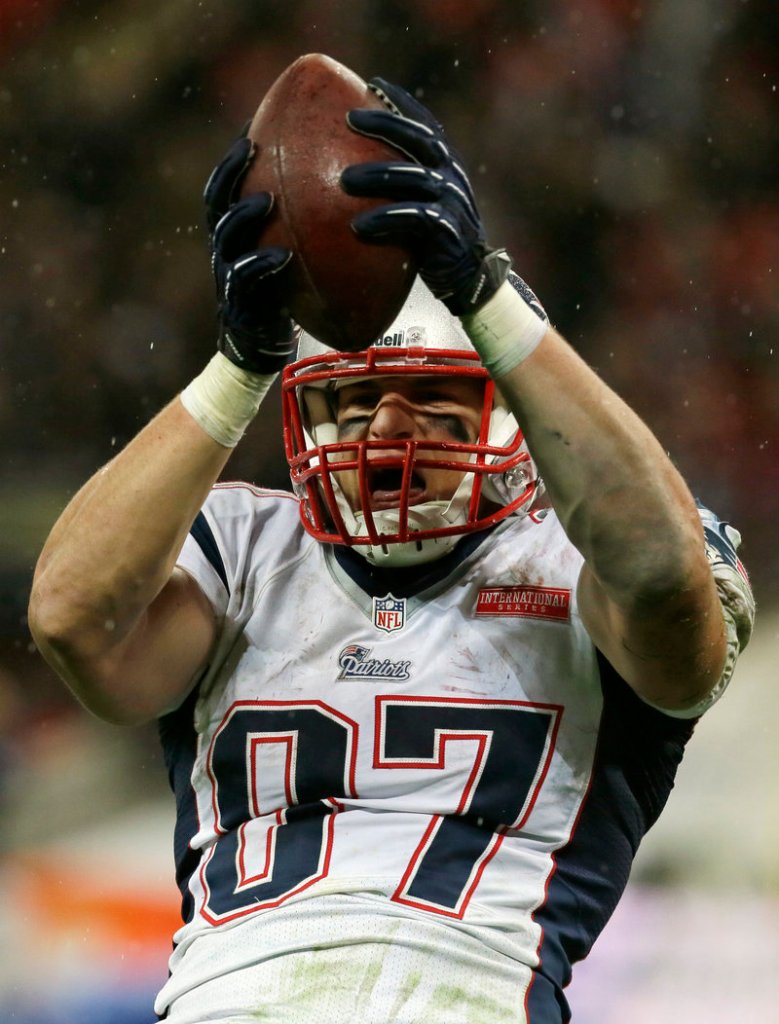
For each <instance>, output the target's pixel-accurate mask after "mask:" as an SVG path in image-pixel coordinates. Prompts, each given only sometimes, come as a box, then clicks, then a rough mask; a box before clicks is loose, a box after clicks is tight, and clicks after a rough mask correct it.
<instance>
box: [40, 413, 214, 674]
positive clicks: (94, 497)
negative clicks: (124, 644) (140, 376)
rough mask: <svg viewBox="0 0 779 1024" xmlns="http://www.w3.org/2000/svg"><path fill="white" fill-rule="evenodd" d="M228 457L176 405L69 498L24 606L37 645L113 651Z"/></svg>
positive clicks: (152, 593) (169, 564) (163, 577)
mask: <svg viewBox="0 0 779 1024" xmlns="http://www.w3.org/2000/svg"><path fill="white" fill-rule="evenodd" d="M229 454H230V450H229V449H227V448H224V447H222V446H221V445H219V444H217V443H216V442H214V441H213V440H212V439H211V438H209V437H208V436H207V435H206V434H205V433H204V432H203V431H202V430H201V428H200V427H199V426H198V425H197V424H196V423H195V422H194V420H193V419H192V418H191V416H190V415H189V414H188V413H187V412H186V411H185V409H184V408H183V406H182V405H181V403H180V402H179V400H178V399H177V400H176V401H174V402H173V403H171V404H170V405H169V406H168V407H167V408H166V409H164V410H163V411H162V412H161V413H160V414H159V415H158V416H157V417H156V418H155V419H154V420H153V421H152V422H151V423H150V424H149V425H148V426H147V427H146V428H145V429H144V430H143V431H141V433H140V434H139V435H138V436H137V437H136V438H135V439H134V440H133V441H132V442H131V443H130V444H129V445H128V446H127V448H125V449H124V451H122V452H121V453H120V454H119V455H118V456H117V457H116V458H115V459H114V460H113V461H112V462H110V463H109V464H108V465H107V466H105V467H103V468H102V469H101V470H99V471H98V472H97V473H96V474H95V475H94V477H92V479H91V480H90V481H88V483H87V484H86V485H85V486H84V487H83V488H82V490H81V491H79V493H78V494H77V495H76V496H75V497H74V498H73V500H72V501H71V502H70V504H69V505H68V507H67V508H66V509H65V511H64V512H63V513H62V515H61V516H60V519H59V520H58V521H57V523H56V524H55V526H54V528H53V529H52V531H51V534H50V536H49V538H48V540H47V542H46V545H45V546H44V549H43V551H42V553H41V556H40V559H39V561H38V566H37V568H36V574H35V581H34V585H33V590H32V595H31V601H30V627H31V629H32V631H33V634H34V635H35V636H36V639H39V642H42V643H43V644H46V643H49V644H51V645H53V646H56V645H60V646H68V645H73V646H74V647H75V646H77V647H80V648H81V650H82V653H83V651H84V650H85V649H93V650H94V652H95V654H99V653H100V652H101V650H102V649H103V648H106V647H110V646H111V645H113V644H117V643H119V642H121V640H122V639H123V638H124V637H126V636H127V635H128V633H129V632H130V631H131V630H132V628H133V626H134V625H135V623H136V622H137V621H138V619H139V617H140V616H141V615H142V613H143V612H144V610H145V609H146V608H147V607H148V606H149V604H150V603H151V602H152V601H153V600H154V598H155V597H156V596H157V594H159V592H160V590H161V589H162V587H163V586H164V584H165V583H166V581H167V580H168V578H169V576H170V573H171V571H172V569H173V566H174V564H175V560H176V558H177V556H178V553H179V551H180V550H181V547H182V545H183V543H184V540H185V538H186V534H187V531H188V529H189V527H190V526H191V524H192V521H193V519H194V518H195V516H196V515H197V512H198V510H199V509H200V506H201V505H202V503H203V501H204V500H205V497H206V495H207V494H208V491H209V489H210V488H211V486H212V485H213V483H214V481H215V480H216V478H217V476H218V474H219V472H220V471H221V469H222V468H223V466H224V464H225V462H226V461H227V458H228V457H229Z"/></svg>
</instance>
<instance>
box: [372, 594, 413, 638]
mask: <svg viewBox="0 0 779 1024" xmlns="http://www.w3.org/2000/svg"><path fill="white" fill-rule="evenodd" d="M405 624H406V599H405V597H393V596H392V594H387V596H386V597H374V599H373V625H374V626H375V627H376V629H383V630H384V632H385V633H393V632H394V631H395V630H396V629H403V627H404V626H405Z"/></svg>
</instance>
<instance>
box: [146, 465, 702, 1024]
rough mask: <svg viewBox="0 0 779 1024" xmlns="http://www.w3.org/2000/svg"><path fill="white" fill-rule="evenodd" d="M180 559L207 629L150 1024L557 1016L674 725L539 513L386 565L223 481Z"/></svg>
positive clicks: (616, 884)
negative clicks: (605, 630)
mask: <svg viewBox="0 0 779 1024" xmlns="http://www.w3.org/2000/svg"><path fill="white" fill-rule="evenodd" d="M179 564H180V565H181V566H182V567H183V568H184V569H185V570H186V571H187V572H189V573H191V574H192V575H193V576H194V577H195V579H196V580H197V581H198V583H199V584H200V586H201V587H202V589H203V591H204V592H205V594H206V595H207V596H208V598H209V600H210V601H211V603H212V605H213V607H214V609H215V611H216V614H217V615H218V618H219V623H220V634H219V642H218V647H217V649H216V651H215V654H214V657H213V661H212V664H211V666H210V668H209V670H208V672H207V673H206V675H205V676H204V678H203V679H202V680H201V681H200V683H199V685H198V686H197V687H196V689H195V690H194V691H193V693H192V695H191V696H190V698H188V700H187V701H186V702H185V703H184V704H183V705H182V706H181V707H180V708H178V709H177V710H175V711H173V712H171V713H170V714H168V715H166V716H165V717H164V718H163V719H162V720H161V722H160V729H161V737H162V741H163V747H164V750H165V754H166V759H167V762H168V767H169V770H170V775H171V782H172V785H173V788H174V790H175V793H176V798H177V812H178V821H177V829H176V858H177V876H178V881H179V885H180V887H181V890H182V896H183V913H184V918H185V923H184V925H183V926H182V928H181V929H180V930H179V931H178V933H177V934H176V936H175V950H174V953H173V955H172V958H171V961H170V969H171V973H170V978H169V980H168V982H167V983H166V985H165V986H164V988H163V990H162V992H161V993H160V995H159V997H158V1000H157V1005H156V1009H157V1012H158V1013H165V1012H167V1014H168V1017H167V1019H168V1020H169V1021H170V1022H171V1024H199V1022H201V1021H204V1020H209V1021H222V1022H228V1021H229V1022H231V1024H236V1022H248V1021H256V1020H262V1021H265V1022H278V1024H288V1022H295V1024H309V1022H311V1024H314V1022H315V1024H341V1022H346V1021H351V1020H353V1019H356V1020H359V1021H361V1022H363V1024H388V1022H390V1021H391V1022H393V1024H422V1022H424V1024H438V1022H440V1024H444V1022H445V1024H458V1022H463V1024H466V1022H467V1024H473V1022H477V1021H485V1022H491V1024H505V1022H509V1021H512V1022H516V1024H559V1022H561V1021H565V1020H567V1019H568V1010H567V1006H566V1003H565V999H564V996H563V992H562V990H563V988H564V986H565V985H566V984H567V983H568V981H569V979H570V965H571V963H572V962H574V961H575V960H578V959H580V958H581V957H583V956H585V955H586V953H587V952H588V950H589V948H590V946H591V945H592V942H593V941H594V939H595V937H596V936H597V934H598V933H599V932H600V930H601V928H602V927H603V925H604V924H605V922H606V920H607V919H608V917H609V915H610V914H611V912H612V911H613V909H614V906H615V905H616V902H617V900H618V899H619V896H620V894H621V892H622V890H623V888H624V886H625V884H626V881H627V877H628V873H629V870H630V864H631V861H632V857H633V855H634V853H635V848H636V846H637V845H638V842H639V841H640V839H641V837H642V836H643V834H644V832H645V831H646V830H647V828H648V827H649V826H650V825H651V824H652V822H653V821H654V820H655V818H656V817H657V815H658V814H659V812H660V810H661V808H662V806H663V804H664V803H665V800H666V798H667V796H668V793H669V791H670V789H671V786H672V783H673V778H674V774H675V771H676V767H677V765H678V763H679V761H680V759H681V756H682V752H683V748H684V744H685V743H686V741H687V739H688V737H689V735H690V733H691V731H692V727H693V725H692V722H691V721H690V720H684V719H678V718H673V717H671V716H668V715H664V714H662V713H661V712H659V711H658V710H656V709H654V708H651V707H649V706H648V705H646V704H644V703H642V702H641V701H640V700H639V699H638V698H637V697H636V696H635V694H634V693H633V691H632V690H630V688H629V687H628V686H627V685H626V684H625V683H624V682H623V681H622V680H621V679H619V678H618V677H617V676H616V674H615V673H614V672H613V670H612V669H611V668H610V666H608V664H607V663H606V662H605V661H604V660H603V659H602V658H600V656H599V655H598V653H597V652H596V650H595V648H594V647H593V644H592V642H591V640H590V638H589V636H588V634H587V632H586V630H585V629H584V626H583V625H582V623H581V620H580V618H579V614H578V611H577V603H576V582H577V578H578V575H579V572H580V568H581V564H582V559H581V556H580V555H579V553H578V552H577V551H576V549H575V548H574V547H573V546H572V545H571V544H570V542H569V541H568V539H567V538H566V536H565V534H564V532H563V530H562V528H561V527H560V525H559V523H558V521H557V519H556V517H555V515H554V513H552V512H550V513H548V514H546V515H544V516H536V517H533V516H527V517H524V518H521V519H510V520H507V521H505V522H504V523H502V524H500V525H499V526H498V527H497V528H495V529H493V530H492V531H489V532H486V533H482V534H478V535H472V536H470V537H467V538H465V539H464V540H463V541H461V543H460V544H459V545H458V547H457V549H455V551H454V552H453V553H451V554H450V555H448V556H446V557H445V558H444V559H442V560H441V561H439V562H437V563H431V564H429V565H426V566H423V567H420V568H419V569H418V570H411V571H410V570H403V571H398V570H395V571H394V572H390V571H386V570H385V571H383V572H382V571H379V570H376V569H372V568H371V566H370V565H369V564H368V563H367V562H366V561H365V560H364V559H363V558H361V557H360V556H359V555H356V554H354V553H353V552H351V551H349V550H348V549H343V548H336V549H333V548H330V547H328V546H325V545H322V544H320V543H318V542H316V541H314V540H313V539H312V538H310V537H309V536H308V535H307V534H306V533H305V531H304V530H303V528H302V527H301V525H300V521H299V513H298V503H297V501H296V499H295V498H294V497H293V496H292V495H290V494H285V493H281V492H269V491H260V490H257V489H255V488H252V487H250V486H248V485H243V484H241V485H218V486H217V487H216V488H215V489H214V491H213V492H212V494H211V496H210V497H209V499H208V502H207V504H206V506H205V508H204V510H203V512H202V513H201V515H200V516H199V517H198V520H197V522H196V523H195V526H194V527H193V530H192V533H191V535H190V537H189V538H188V540H187V543H186V545H185V547H184V550H183V552H182V554H181V557H180V561H179Z"/></svg>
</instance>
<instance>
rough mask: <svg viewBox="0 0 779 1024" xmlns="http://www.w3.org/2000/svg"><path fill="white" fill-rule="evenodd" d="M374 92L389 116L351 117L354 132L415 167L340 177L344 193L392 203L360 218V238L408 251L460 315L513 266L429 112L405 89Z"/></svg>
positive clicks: (378, 166)
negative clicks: (493, 239)
mask: <svg viewBox="0 0 779 1024" xmlns="http://www.w3.org/2000/svg"><path fill="white" fill-rule="evenodd" d="M368 87H369V88H370V89H371V91H372V92H374V93H375V94H376V95H377V96H378V97H379V98H380V99H381V100H382V101H383V102H384V104H385V106H386V107H387V108H388V109H387V110H352V111H350V112H349V114H348V115H347V122H348V124H349V127H350V128H352V129H353V130H354V131H356V132H358V133H359V134H361V135H367V136H369V137H370V138H375V139H381V140H382V141H383V142H386V143H388V144H389V145H390V146H394V147H395V148H396V149H399V150H401V151H402V152H403V153H405V154H406V155H407V156H408V157H410V159H411V160H412V161H413V163H403V162H394V163H366V164H355V165H353V166H352V167H347V168H346V169H345V170H344V171H343V173H342V174H341V183H342V186H343V188H344V190H345V191H346V192H348V193H349V194H350V195H355V196H379V197H384V198H386V199H390V200H393V202H391V203H390V204H388V205H386V206H380V207H377V208H375V209H373V210H369V211H367V212H366V213H361V214H359V215H358V216H357V217H355V219H354V221H353V222H352V226H353V228H354V230H355V231H356V233H357V235H358V236H359V237H360V238H362V239H365V240H366V241H372V242H381V241H387V242H400V243H405V244H406V245H409V246H410V247H411V249H412V252H413V253H414V255H415V256H416V258H417V260H418V263H419V268H420V269H419V273H420V276H421V277H422V279H423V280H424V281H425V283H426V284H427V286H428V287H429V288H430V290H431V291H432V292H433V294H434V295H435V296H436V297H437V298H439V299H441V300H442V301H443V302H444V303H445V304H446V306H447V307H448V308H449V310H450V311H451V312H452V313H454V314H455V315H457V316H462V315H464V314H465V313H471V312H473V310H475V309H478V308H479V307H480V306H483V305H484V303H485V302H487V300H488V299H490V298H492V296H493V295H494V294H495V292H496V291H497V290H498V288H499V287H500V286H501V284H502V283H503V282H504V281H505V279H506V277H507V275H508V272H509V269H510V268H511V260H510V258H509V256H508V254H507V253H506V251H505V249H491V248H490V247H489V246H488V245H487V242H486V239H485V237H484V227H483V225H482V222H481V218H480V216H479V212H478V210H477V209H476V201H475V199H474V195H473V190H472V189H471V185H470V182H469V181H468V176H467V175H466V173H465V170H464V169H463V166H462V163H461V161H460V158H459V157H458V155H457V154H456V153H455V151H454V150H453V149H451V147H450V146H449V143H448V142H447V140H446V135H445V134H444V129H443V128H442V126H441V125H440V124H439V123H438V121H437V120H436V119H435V117H433V115H432V114H431V113H430V111H429V110H428V109H427V108H426V107H424V106H423V105H422V104H421V103H419V102H418V100H416V99H414V97H413V96H411V95H409V93H407V92H406V91H405V89H402V88H400V86H397V85H393V84H392V83H391V82H386V81H385V80H384V79H383V78H373V79H371V81H370V82H369V85H368Z"/></svg>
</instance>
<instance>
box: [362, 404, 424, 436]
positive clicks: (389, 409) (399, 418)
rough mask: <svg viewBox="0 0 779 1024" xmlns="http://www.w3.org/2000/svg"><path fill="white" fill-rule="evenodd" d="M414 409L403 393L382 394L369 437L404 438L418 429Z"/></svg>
mask: <svg viewBox="0 0 779 1024" xmlns="http://www.w3.org/2000/svg"><path fill="white" fill-rule="evenodd" d="M416 426H417V425H416V419H415V417H414V411H413V409H412V408H411V406H410V405H409V404H408V402H406V401H405V399H404V398H403V396H402V395H399V394H397V393H396V392H387V393H385V394H384V395H382V396H381V399H380V400H379V402H378V404H377V406H376V408H375V409H374V412H373V415H372V416H371V421H370V425H369V428H368V438H369V440H374V441H390V440H404V439H407V438H410V437H413V436H414V433H415V431H416Z"/></svg>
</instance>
